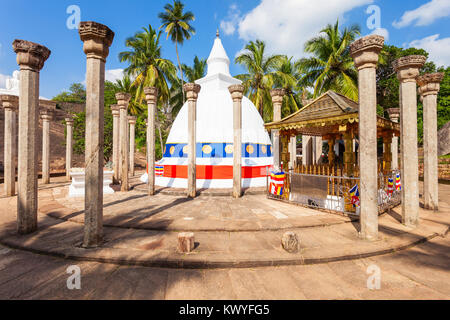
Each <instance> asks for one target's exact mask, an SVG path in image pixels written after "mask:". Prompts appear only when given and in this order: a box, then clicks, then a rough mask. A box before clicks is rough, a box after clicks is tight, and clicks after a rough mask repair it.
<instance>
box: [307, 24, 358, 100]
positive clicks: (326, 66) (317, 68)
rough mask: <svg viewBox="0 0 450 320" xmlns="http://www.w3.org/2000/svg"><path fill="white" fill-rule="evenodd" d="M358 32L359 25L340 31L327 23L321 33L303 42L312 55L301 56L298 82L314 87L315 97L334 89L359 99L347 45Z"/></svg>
mask: <svg viewBox="0 0 450 320" xmlns="http://www.w3.org/2000/svg"><path fill="white" fill-rule="evenodd" d="M359 34H360V27H359V26H357V25H353V26H351V27H350V28H344V29H343V30H342V31H340V30H339V20H338V21H336V24H335V25H334V26H333V25H330V24H329V25H327V26H326V27H325V28H324V29H323V30H322V31H321V34H320V35H319V36H317V37H315V38H312V39H311V40H309V41H308V42H306V44H305V52H307V53H311V54H312V57H310V58H305V59H302V61H301V64H300V68H301V69H302V71H304V73H305V75H304V76H303V78H302V79H301V83H302V84H304V85H306V86H311V87H314V98H316V97H318V96H319V95H320V94H322V93H324V92H326V91H328V90H334V91H336V92H339V93H341V94H343V95H345V96H347V97H349V98H351V99H353V100H358V85H357V72H356V70H355V67H354V64H353V59H352V58H351V56H350V52H349V46H350V43H352V42H353V41H354V40H355V38H356V37H357V36H358V35H359Z"/></svg>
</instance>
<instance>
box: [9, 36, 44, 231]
mask: <svg viewBox="0 0 450 320" xmlns="http://www.w3.org/2000/svg"><path fill="white" fill-rule="evenodd" d="M13 48H14V52H15V53H16V54H17V63H18V65H19V66H20V85H19V87H20V91H19V152H18V183H17V225H18V232H19V233H20V234H28V233H32V232H34V231H35V230H36V229H37V204H38V183H37V182H38V175H37V168H38V158H37V155H38V136H39V135H38V128H39V127H38V126H39V72H40V70H41V69H42V68H43V67H44V63H45V61H46V60H47V59H48V57H49V56H50V54H51V52H50V50H48V49H47V48H46V47H44V46H41V45H39V44H37V43H33V42H29V41H25V40H14V42H13Z"/></svg>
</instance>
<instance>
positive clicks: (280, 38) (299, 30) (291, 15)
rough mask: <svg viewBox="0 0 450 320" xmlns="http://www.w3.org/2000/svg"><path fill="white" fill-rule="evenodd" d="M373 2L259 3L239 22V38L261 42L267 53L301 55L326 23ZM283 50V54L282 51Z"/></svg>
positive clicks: (297, 0) (285, 0) (306, 0)
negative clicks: (264, 43) (306, 43)
mask: <svg viewBox="0 0 450 320" xmlns="http://www.w3.org/2000/svg"><path fill="white" fill-rule="evenodd" d="M372 2H373V0H347V1H341V0H314V1H311V0H262V1H261V3H260V4H259V5H258V6H257V7H256V8H255V9H253V10H252V11H250V12H249V13H248V14H247V15H245V16H244V17H243V18H242V19H241V21H240V22H239V29H238V30H239V36H240V38H242V39H244V40H246V41H248V40H254V39H261V40H264V41H265V42H266V46H267V50H268V51H269V52H270V53H274V52H275V51H277V52H280V53H284V54H288V55H292V56H294V57H296V58H298V57H302V56H304V55H305V54H304V43H305V42H306V41H307V40H309V39H311V38H312V37H314V36H316V35H317V34H318V33H319V32H320V30H321V29H322V28H323V27H325V26H326V25H327V24H334V23H335V22H336V19H338V18H340V22H341V24H342V21H343V20H344V19H343V15H344V14H345V13H347V12H349V11H351V10H352V9H354V8H357V7H360V6H363V5H367V4H370V3H372ZM281 50H283V51H284V52H282V51H281Z"/></svg>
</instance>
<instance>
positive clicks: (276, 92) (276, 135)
mask: <svg viewBox="0 0 450 320" xmlns="http://www.w3.org/2000/svg"><path fill="white" fill-rule="evenodd" d="M270 95H271V96H272V104H273V122H275V121H280V120H281V106H282V105H283V97H284V95H285V91H284V89H273V90H271V91H270ZM272 147H273V167H274V169H275V171H281V155H280V130H278V129H276V130H272ZM285 165H287V164H285Z"/></svg>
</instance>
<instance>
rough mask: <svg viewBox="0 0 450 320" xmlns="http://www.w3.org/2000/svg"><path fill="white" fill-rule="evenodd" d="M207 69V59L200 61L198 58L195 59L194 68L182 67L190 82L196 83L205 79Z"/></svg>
mask: <svg viewBox="0 0 450 320" xmlns="http://www.w3.org/2000/svg"><path fill="white" fill-rule="evenodd" d="M206 68H207V62H206V59H199V58H198V57H197V56H195V58H194V64H193V65H192V67H189V66H187V65H185V64H183V65H182V69H183V71H184V73H185V74H186V77H187V80H188V81H189V82H194V81H195V80H198V79H201V78H203V77H204V76H205V75H206Z"/></svg>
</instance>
